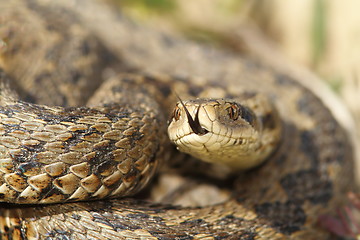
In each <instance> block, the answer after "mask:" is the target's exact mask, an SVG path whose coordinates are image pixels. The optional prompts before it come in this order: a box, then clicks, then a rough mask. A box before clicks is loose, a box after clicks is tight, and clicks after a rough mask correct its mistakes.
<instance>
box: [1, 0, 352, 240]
mask: <svg viewBox="0 0 360 240" xmlns="http://www.w3.org/2000/svg"><path fill="white" fill-rule="evenodd" d="M0 9H2V15H1V17H0V39H1V42H2V47H1V55H0V64H1V68H2V69H3V70H2V72H1V74H0V79H1V92H0V93H1V98H0V103H1V108H0V117H1V120H0V123H1V126H0V134H1V136H0V154H1V159H0V172H1V180H0V184H1V186H0V198H1V200H2V201H4V202H7V203H3V204H2V206H1V209H0V233H1V239H329V238H330V235H329V234H328V233H327V232H326V231H325V230H323V229H321V228H320V227H319V226H318V224H317V221H318V216H319V215H320V214H326V213H329V212H331V211H333V210H334V209H335V208H336V206H338V204H340V203H341V202H342V201H343V198H344V196H345V193H346V192H347V191H348V190H350V189H352V188H353V185H354V177H353V174H352V169H353V165H352V164H353V163H352V162H353V155H352V149H351V143H350V141H349V138H348V136H347V134H346V133H345V131H344V130H343V129H342V127H341V126H340V125H339V123H338V122H337V121H336V119H335V118H334V117H333V115H332V113H331V112H330V111H329V109H328V108H327V107H326V106H325V105H324V104H323V103H322V101H321V100H320V99H319V98H318V97H317V96H316V95H314V94H313V93H312V92H311V91H310V90H308V89H307V88H306V87H304V86H302V85H301V84H300V83H298V82H296V81H294V80H292V79H291V77H289V76H286V75H281V74H279V73H277V72H275V71H273V70H272V69H270V68H268V67H266V66H264V65H261V64H257V63H256V62H252V61H250V60H247V59H243V58H241V57H239V56H234V55H232V54H228V53H223V52H221V51H214V52H213V53H211V51H210V50H209V49H208V48H206V47H201V46H197V45H196V47H195V45H192V44H189V43H187V42H186V41H184V40H172V38H169V37H166V36H163V35H161V34H158V33H154V32H151V31H150V32H149V30H146V29H142V28H139V27H137V26H135V25H133V24H131V23H129V22H128V21H127V20H126V19H123V18H122V17H121V16H119V15H117V14H115V13H113V12H112V11H111V10H109V9H108V8H106V7H104V6H103V5H101V4H99V3H97V2H96V1H88V0H86V1H66V2H63V1H52V2H48V1H42V0H27V1H25V0H24V1H16V3H15V2H10V1H1V2H0ZM95 9H96V10H97V11H96V13H97V15H96V16H93V14H94V11H92V10H95ZM104 22H108V23H109V22H111V23H113V25H111V27H113V28H114V29H116V31H111V27H110V25H109V24H104ZM124 30H126V31H124ZM118 33H121V34H124V35H125V34H126V36H128V35H129V36H131V37H129V38H127V37H126V36H124V35H120V37H119V36H118V35H117V34H118ZM109 34H110V35H109ZM111 34H113V35H111ZM124 39H129V40H128V41H126V40H124ZM146 45H147V46H146ZM185 47H186V48H185ZM184 49H187V51H190V52H191V51H192V52H193V55H192V56H188V54H187V53H186V51H184ZM184 52H185V53H184ZM165 53H166V55H168V58H167V59H166V58H163V57H164V56H165V55H163V54H165ZM174 53H176V54H175V55H172V56H170V55H171V54H174ZM193 58H195V59H193ZM197 58H199V59H201V60H203V61H198V59H197ZM184 59H186V60H188V62H187V61H184ZM173 61H174V62H173ZM192 61H193V62H192ZM188 63H198V66H197V67H194V65H195V64H194V65H192V64H190V65H188ZM219 65H221V66H219ZM175 66H176V67H175ZM186 69H187V70H188V72H189V73H191V72H192V73H194V74H195V75H196V76H201V77H195V78H189V77H187V76H186V74H181V73H179V72H178V71H180V70H181V72H187V71H184V70H186ZM148 70H152V71H156V72H163V73H164V75H155V76H154V75H152V76H149V75H143V76H138V75H137V74H134V73H138V72H142V71H148ZM124 72H125V73H124ZM175 76H176V77H175ZM204 79H206V81H205V80H204ZM218 79H221V80H222V81H221V82H219V81H218ZM44 90H45V91H44ZM173 90H175V91H176V92H177V94H178V95H179V96H181V98H182V99H194V98H196V97H205V98H214V97H216V98H228V97H229V96H231V97H232V96H239V94H241V93H244V92H250V93H252V92H256V93H260V94H262V95H265V96H267V98H268V99H270V101H271V102H272V103H273V104H274V105H275V108H276V109H277V111H278V114H279V118H280V119H281V120H279V119H276V121H280V122H281V138H280V139H278V140H276V141H274V144H275V143H276V147H275V150H274V151H271V152H272V153H271V154H270V156H268V157H267V159H266V160H265V162H264V163H262V164H261V165H260V166H258V167H256V168H254V169H252V170H250V171H247V172H245V173H241V174H240V173H239V177H238V178H235V180H234V179H231V180H230V185H231V186H230V189H231V190H232V194H231V197H230V198H229V199H228V200H226V201H225V202H223V203H219V204H215V205H210V206H204V207H176V206H172V205H166V204H160V203H150V202H145V201H142V200H141V199H138V198H137V199H130V198H125V199H117V198H115V197H117V196H128V195H132V194H134V193H135V192H138V191H139V190H140V189H141V188H143V187H144V185H145V184H146V183H147V182H149V179H150V177H152V175H154V174H155V172H156V169H157V168H158V166H159V165H162V164H163V163H164V162H165V160H166V159H169V158H170V160H171V159H172V158H174V157H169V152H171V154H174V153H173V152H172V151H173V147H172V146H171V145H170V143H169V141H168V140H167V136H166V128H165V127H166V117H167V116H168V115H169V114H170V112H172V107H173V106H175V102H176V101H177V99H176V96H174V94H173ZM30 102H31V103H30ZM54 106H62V107H54ZM81 106H86V107H81ZM264 122H265V123H266V122H267V123H268V124H269V126H271V125H273V124H274V123H273V122H272V121H264ZM270 129H271V128H270ZM178 154H180V153H178ZM182 157H183V158H185V159H186V158H189V157H187V156H184V155H182ZM210 175H211V174H210ZM118 180H119V181H118ZM103 197H108V198H110V199H106V200H97V201H88V200H96V199H99V198H103ZM75 200H81V202H73V201H75ZM59 201H65V203H61V204H58V202H59ZM15 203H16V204H17V203H20V204H21V203H22V204H23V205H16V204H15ZM32 203H43V205H27V204H32ZM46 203H56V204H50V205H46ZM24 204H25V205H24Z"/></svg>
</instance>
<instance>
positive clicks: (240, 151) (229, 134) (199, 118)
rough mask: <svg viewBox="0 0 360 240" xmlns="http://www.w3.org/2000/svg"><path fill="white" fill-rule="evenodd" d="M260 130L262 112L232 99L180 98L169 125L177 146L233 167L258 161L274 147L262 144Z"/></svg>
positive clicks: (255, 163) (256, 163)
mask: <svg viewBox="0 0 360 240" xmlns="http://www.w3.org/2000/svg"><path fill="white" fill-rule="evenodd" d="M263 130H264V125H263V124H262V120H261V116H259V115H257V114H256V113H255V112H254V111H252V110H251V109H250V108H249V107H248V106H245V105H242V104H240V103H239V102H238V101H235V100H231V99H196V100H189V101H182V100H180V101H179V102H178V103H177V105H176V107H175V109H174V111H173V114H172V117H171V119H170V123H169V126H168V134H169V138H170V140H171V141H172V142H173V143H174V144H175V145H176V146H177V148H178V150H180V151H182V152H185V153H188V154H190V155H193V156H194V157H196V158H198V159H201V160H203V161H206V162H212V163H217V164H218V163H220V164H222V165H226V166H229V167H230V168H235V169H244V168H249V167H253V166H255V165H258V164H259V163H261V162H262V161H263V160H264V159H265V157H267V156H268V155H269V153H270V152H272V151H273V149H274V145H272V144H267V145H266V146H264V145H263V136H264V134H263ZM265 130H266V129H265ZM266 137H267V136H266ZM275 138H276V140H277V139H278V137H277V136H276V137H275ZM267 139H269V138H268V137H267Z"/></svg>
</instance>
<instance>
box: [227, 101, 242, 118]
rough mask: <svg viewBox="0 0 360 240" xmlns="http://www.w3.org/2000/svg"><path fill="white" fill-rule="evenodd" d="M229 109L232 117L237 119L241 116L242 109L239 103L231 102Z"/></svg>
mask: <svg viewBox="0 0 360 240" xmlns="http://www.w3.org/2000/svg"><path fill="white" fill-rule="evenodd" d="M227 111H228V114H229V117H230V119H232V120H234V121H235V120H237V119H238V118H239V112H240V109H239V107H238V105H236V104H231V106H230V107H229V108H228V109H227Z"/></svg>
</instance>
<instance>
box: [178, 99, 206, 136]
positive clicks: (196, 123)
mask: <svg viewBox="0 0 360 240" xmlns="http://www.w3.org/2000/svg"><path fill="white" fill-rule="evenodd" d="M178 98H179V100H180V103H181V105H182V106H183V107H184V109H185V113H186V117H187V119H188V122H189V126H190V128H191V130H192V131H193V132H194V133H195V134H197V135H199V136H202V135H205V134H207V133H208V132H209V131H208V130H207V129H206V128H204V127H202V126H201V124H200V120H199V111H200V107H201V104H200V105H199V106H198V108H197V110H196V113H195V118H194V119H193V118H192V117H191V114H190V112H189V110H188V109H187V107H186V106H185V104H184V103H183V101H182V100H181V98H180V97H179V96H178Z"/></svg>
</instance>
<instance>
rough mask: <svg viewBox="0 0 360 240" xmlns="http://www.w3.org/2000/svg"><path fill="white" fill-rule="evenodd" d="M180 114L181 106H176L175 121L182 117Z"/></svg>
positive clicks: (173, 116)
mask: <svg viewBox="0 0 360 240" xmlns="http://www.w3.org/2000/svg"><path fill="white" fill-rule="evenodd" d="M180 115H181V110H180V108H179V107H176V108H175V110H174V112H173V114H172V118H173V119H175V121H178V120H179V119H180Z"/></svg>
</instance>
